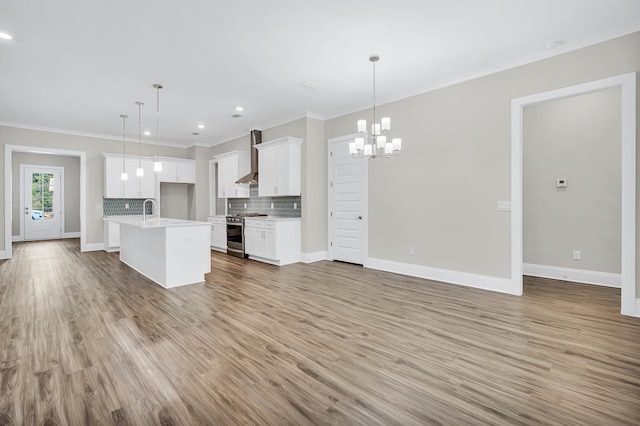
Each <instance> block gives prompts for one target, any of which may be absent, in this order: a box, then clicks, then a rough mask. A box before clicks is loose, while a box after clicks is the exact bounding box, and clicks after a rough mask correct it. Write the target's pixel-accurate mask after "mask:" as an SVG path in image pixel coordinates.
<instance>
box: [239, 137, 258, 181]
mask: <svg viewBox="0 0 640 426" xmlns="http://www.w3.org/2000/svg"><path fill="white" fill-rule="evenodd" d="M260 143H262V131H260V130H252V131H251V173H249V174H248V175H246V176H243V177H241V178H240V179H238V180H237V181H236V183H258V150H257V149H255V148H254V146H256V145H258V144H260Z"/></svg>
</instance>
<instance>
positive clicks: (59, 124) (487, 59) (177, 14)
mask: <svg viewBox="0 0 640 426" xmlns="http://www.w3.org/2000/svg"><path fill="white" fill-rule="evenodd" d="M638 30H640V1H638V0H484V1H478V0H394V1H391V0H366V1H365V0H299V1H293V0H269V1H266V0H233V1H221V0H182V1H169V0H135V1H131V0H108V1H104V0H103V1H86V0H57V1H51V0H29V1H25V0H3V1H2V2H0V31H4V32H8V33H10V34H11V35H13V37H14V39H13V40H11V41H5V40H0V124H11V125H17V126H22V127H28V128H40V129H57V130H60V131H63V132H70V133H77V134H89V135H94V136H100V137H107V138H114V139H116V140H117V139H118V138H121V135H122V130H121V129H122V122H121V119H120V117H119V116H120V114H123V113H124V114H128V115H129V117H130V118H129V120H128V122H127V129H128V131H127V137H128V138H130V139H131V140H134V141H137V119H138V118H137V117H138V114H137V107H136V106H135V104H134V102H135V101H138V100H140V101H143V102H144V103H145V106H144V107H143V112H142V127H143V129H149V130H151V131H152V135H151V136H149V137H144V136H143V138H144V139H143V140H148V141H150V142H152V141H153V142H155V110H156V92H155V89H153V87H152V84H153V83H162V84H163V85H164V87H165V88H164V89H163V90H162V91H161V93H160V101H161V105H160V106H161V119H160V120H161V121H160V125H161V127H160V136H161V143H165V144H168V145H178V146H185V147H188V146H193V145H196V144H197V145H205V146H212V145H215V144H218V143H222V142H225V141H227V140H230V139H233V138H235V137H239V136H242V135H245V134H247V133H248V130H250V129H253V128H256V129H264V128H268V127H271V126H273V125H277V124H282V123H286V122H288V121H291V120H294V119H297V118H300V117H303V116H305V115H310V116H314V117H318V118H322V119H328V118H332V117H336V116H340V115H343V114H346V113H350V112H355V111H359V110H362V109H365V108H368V107H370V106H371V103H372V89H371V85H372V67H371V63H370V62H369V60H368V57H369V56H370V55H371V54H372V53H376V54H379V55H380V57H381V60H380V62H378V64H377V65H376V73H377V93H378V103H384V102H388V101H391V100H396V99H401V98H404V97H407V96H410V95H414V94H417V93H421V92H424V91H426V90H429V89H431V88H435V87H440V86H443V85H446V84H450V83H452V82H455V81H460V80H463V79H465V78H469V77H471V76H476V75H479V74H484V73H488V72H491V71H497V70H499V69H504V68H507V67H510V66H514V65H518V64H522V63H525V62H528V61H532V60H536V59H541V58H544V57H547V56H552V55H555V54H558V53H562V52H565V51H568V50H572V49H575V48H578V47H582V46H585V45H588V44H592V43H594V42H597V41H601V40H606V39H610V38H613V37H616V36H619V35H624V34H627V33H630V32H634V31H638ZM549 41H562V42H563V44H561V45H560V46H558V47H556V48H555V49H552V50H548V49H545V48H544V45H545V44H546V43H547V42H549ZM305 81H308V82H311V83H313V84H315V85H317V86H318V88H317V89H311V88H308V87H306V86H304V85H302V83H303V82H305ZM237 105H241V106H243V107H244V108H245V111H244V112H243V116H242V117H241V118H231V115H232V114H234V113H235V110H234V108H235V106H237ZM198 123H203V124H205V125H206V128H205V129H203V130H199V129H197V128H196V125H197V124H198ZM197 131H199V132H200V135H199V136H193V135H192V132H197ZM354 131H355V127H354Z"/></svg>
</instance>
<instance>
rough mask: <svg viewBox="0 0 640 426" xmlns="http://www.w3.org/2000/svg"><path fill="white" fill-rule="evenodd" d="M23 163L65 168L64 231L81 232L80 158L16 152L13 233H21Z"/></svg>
mask: <svg viewBox="0 0 640 426" xmlns="http://www.w3.org/2000/svg"><path fill="white" fill-rule="evenodd" d="M21 164H25V165H35V166H55V167H63V168H64V191H63V194H64V232H80V158H79V157H66V156H62V155H47V154H31V153H26V152H16V153H14V154H13V157H12V163H11V166H12V167H11V168H12V170H11V172H12V178H11V179H12V181H11V186H12V194H11V195H12V197H11V198H12V206H11V208H12V212H13V218H14V219H15V220H13V222H12V223H11V228H12V229H11V230H12V233H11V235H20V165H21ZM29 187H30V186H29Z"/></svg>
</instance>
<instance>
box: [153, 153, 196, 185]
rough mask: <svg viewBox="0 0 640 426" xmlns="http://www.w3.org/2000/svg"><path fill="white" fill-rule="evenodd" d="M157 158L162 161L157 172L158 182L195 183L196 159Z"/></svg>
mask: <svg viewBox="0 0 640 426" xmlns="http://www.w3.org/2000/svg"><path fill="white" fill-rule="evenodd" d="M158 158H159V160H160V161H161V162H162V171H161V172H159V173H158V182H170V183H196V160H188V159H184V158H170V157H158Z"/></svg>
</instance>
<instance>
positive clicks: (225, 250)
mask: <svg viewBox="0 0 640 426" xmlns="http://www.w3.org/2000/svg"><path fill="white" fill-rule="evenodd" d="M211 250H215V251H219V252H221V253H226V252H227V248H226V247H224V248H223V247H216V246H211Z"/></svg>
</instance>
